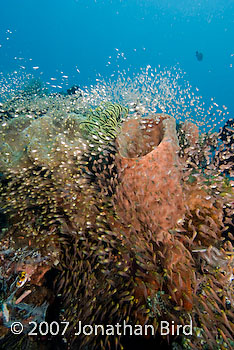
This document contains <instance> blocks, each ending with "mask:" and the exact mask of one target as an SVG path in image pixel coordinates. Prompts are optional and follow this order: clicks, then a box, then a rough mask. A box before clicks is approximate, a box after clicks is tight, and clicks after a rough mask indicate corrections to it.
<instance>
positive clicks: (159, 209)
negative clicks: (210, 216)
mask: <svg viewBox="0 0 234 350" xmlns="http://www.w3.org/2000/svg"><path fill="white" fill-rule="evenodd" d="M117 149H118V153H117V156H116V164H117V168H118V174H119V179H120V184H119V185H118V188H117V193H116V205H117V208H118V209H117V210H118V211H119V214H120V215H121V217H124V219H125V221H126V223H128V224H131V225H132V226H134V227H135V229H137V230H141V229H142V228H143V227H144V229H145V228H148V229H150V230H152V231H153V232H154V234H156V235H158V238H159V234H160V232H162V231H167V230H168V229H170V228H172V227H174V226H175V224H176V222H177V220H179V219H180V217H181V216H182V215H183V213H184V210H185V208H184V198H183V190H182V186H181V164H180V159H179V156H178V139H177V135H176V122H175V119H174V118H172V117H170V116H168V115H165V114H157V115H154V116H152V117H150V118H141V119H133V120H127V121H126V122H124V123H123V127H122V131H121V133H120V135H119V136H118V138H117Z"/></svg>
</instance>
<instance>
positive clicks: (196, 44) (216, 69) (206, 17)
mask: <svg viewBox="0 0 234 350" xmlns="http://www.w3.org/2000/svg"><path fill="white" fill-rule="evenodd" d="M0 45H1V46H0V72H1V73H3V75H4V74H7V73H10V72H12V71H14V70H15V69H18V68H19V66H22V67H23V68H22V69H23V70H24V71H26V72H27V73H28V72H29V73H31V72H33V74H34V75H37V76H40V77H41V78H42V80H44V81H50V82H51V83H52V82H53V80H52V81H51V78H56V79H57V80H56V84H58V85H59V84H62V83H63V84H64V81H67V85H66V86H71V85H72V84H78V85H80V86H81V87H82V86H84V85H89V84H92V83H94V82H95V79H96V77H97V74H101V75H102V76H105V77H109V76H111V74H112V73H113V72H116V71H118V70H120V71H121V70H122V69H128V68H130V69H131V70H136V71H137V70H139V69H140V68H141V67H146V66H147V65H151V66H152V67H158V65H160V66H161V67H163V68H164V67H168V68H170V67H173V66H175V65H177V66H179V67H180V68H181V69H182V70H183V71H185V72H186V73H187V75H186V79H187V80H188V81H189V82H190V83H191V85H192V86H194V87H198V88H199V90H200V92H199V93H200V94H201V95H202V96H203V98H204V101H209V100H210V98H211V97H214V98H215V101H216V103H217V104H218V105H220V106H222V105H225V106H227V107H228V111H229V113H230V114H229V116H232V117H233V115H234V89H233V82H234V55H233V56H232V54H234V1H232V0H220V1H218V0H201V1H196V0H145V1H142V0H141V1H140V0H122V1H121V0H112V1H111V0H96V1H95V0H56V1H55V0H40V1H39V0H34V1H32V0H21V1H19V0H5V1H3V0H1V3H0ZM197 50H198V51H199V52H202V53H203V60H202V61H198V60H197V59H196V56H195V52H196V51H197ZM108 62H109V63H108ZM33 67H39V68H38V69H35V68H34V69H33ZM63 75H65V76H68V78H62V76H63ZM62 87H63V88H64V85H63V86H62Z"/></svg>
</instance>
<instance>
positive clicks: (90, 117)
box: [80, 102, 128, 146]
mask: <svg viewBox="0 0 234 350" xmlns="http://www.w3.org/2000/svg"><path fill="white" fill-rule="evenodd" d="M127 114H128V108H126V107H123V106H121V105H120V104H118V103H111V102H106V103H104V104H102V105H101V106H99V107H97V108H96V109H95V110H92V109H91V110H90V111H89V112H88V113H87V114H86V116H85V117H84V118H83V119H82V120H81V121H80V131H81V133H82V134H83V136H84V137H86V138H88V139H90V140H91V142H92V143H93V144H94V145H98V146H99V145H101V144H108V143H110V141H111V140H113V139H115V138H116V135H117V133H118V131H119V129H120V126H121V120H122V118H124V117H126V116H127Z"/></svg>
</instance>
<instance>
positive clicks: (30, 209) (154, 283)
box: [0, 93, 234, 350]
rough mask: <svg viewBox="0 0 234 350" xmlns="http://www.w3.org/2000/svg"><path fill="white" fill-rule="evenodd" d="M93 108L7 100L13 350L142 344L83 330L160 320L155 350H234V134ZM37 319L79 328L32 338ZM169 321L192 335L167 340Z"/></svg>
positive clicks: (58, 98) (80, 98)
mask: <svg viewBox="0 0 234 350" xmlns="http://www.w3.org/2000/svg"><path fill="white" fill-rule="evenodd" d="M91 102H92V101H91V100H90V98H87V95H85V94H82V93H80V94H67V95H62V94H61V95H59V94H57V95H53V96H52V95H49V94H46V95H43V94H40V95H33V96H31V95H30V96H28V95H27V98H26V99H25V98H22V99H19V98H17V99H12V100H7V101H5V102H4V103H2V105H1V124H0V155H1V156H0V173H1V179H0V180H1V187H0V207H1V212H0V215H1V225H0V227H1V242H0V258H1V266H0V287H1V289H0V295H1V300H0V305H1V312H0V318H1V323H0V337H1V338H0V347H1V349H12V350H14V349H15V350H16V349H52V348H53V349H55V348H56V349H71V350H72V349H85V350H89V349H114V348H115V349H122V348H123V347H122V346H124V348H125V349H130V348H132V347H131V346H133V345H132V344H133V342H134V341H135V340H134V339H135V338H134V337H131V336H129V335H120V334H116V333H115V334H113V333H109V334H101V332H100V333H98V334H97V335H94V334H90V335H88V336H87V335H85V334H80V335H79V336H78V335H75V333H76V332H77V331H78V330H79V327H80V326H79V325H80V323H79V322H82V324H83V325H95V324H96V325H103V327H104V326H107V325H113V326H114V325H116V324H117V323H119V324H123V323H124V322H126V323H128V324H129V325H132V326H133V325H138V326H142V327H143V326H145V325H151V326H152V327H153V329H154V333H155V335H154V336H149V334H148V335H147V334H144V333H143V334H142V335H141V336H138V337H139V342H143V343H141V344H144V345H143V346H147V348H149V349H150V346H152V348H156V347H160V348H162V349H163V348H168V349H169V348H170V349H186V350H187V349H207V350H209V349H217V350H218V349H232V348H233V346H234V342H233V334H234V293H233V288H234V260H233V257H234V251H233V235H232V234H233V203H234V190H233V161H232V160H233V147H232V146H233V131H234V130H233V129H232V128H231V127H230V125H229V124H228V125H226V132H227V130H228V136H227V137H224V131H225V130H224V129H222V130H220V132H219V133H218V132H216V133H214V132H213V133H212V132H208V133H205V132H201V131H200V130H199V127H198V126H197V125H195V124H194V123H192V122H191V121H184V122H182V121H177V120H176V119H175V118H174V117H173V116H170V115H168V114H166V113H163V112H160V113H152V112H151V111H149V112H148V113H147V110H144V113H142V112H141V109H139V108H137V104H134V106H133V107H132V106H131V105H130V104H126V105H125V104H124V103H123V101H120V103H119V101H116V100H115V101H111V100H103V102H101V103H99V104H98V105H94V104H92V103H91ZM227 128H228V129H227ZM225 135H226V134H225ZM224 157H225V161H224ZM16 321H20V322H21V323H22V324H23V326H24V331H23V332H22V333H21V334H20V335H13V334H12V332H11V325H12V323H13V322H16ZM32 321H34V322H37V323H38V324H40V323H41V322H44V321H46V322H48V323H51V322H52V321H56V322H58V324H60V325H61V324H62V323H63V322H69V326H68V327H67V329H66V332H65V334H62V333H61V332H60V333H59V335H56V336H55V335H54V336H53V335H48V334H47V335H42V334H39V333H38V334H37V336H35V337H32V336H28V332H29V322H32ZM162 321H164V322H168V323H169V324H170V325H172V324H173V325H175V327H177V325H181V326H185V325H188V324H192V334H189V335H184V334H179V335H177V334H175V333H174V332H173V329H172V328H171V327H170V329H169V332H168V335H167V336H166V335H163V334H162V333H161V331H160V324H161V322H162ZM137 342H138V340H137Z"/></svg>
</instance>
